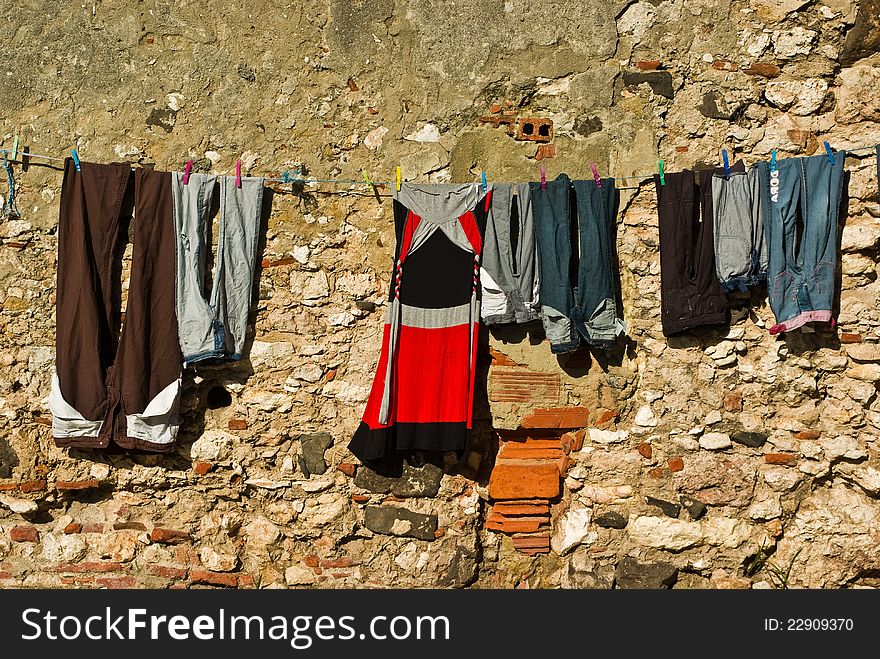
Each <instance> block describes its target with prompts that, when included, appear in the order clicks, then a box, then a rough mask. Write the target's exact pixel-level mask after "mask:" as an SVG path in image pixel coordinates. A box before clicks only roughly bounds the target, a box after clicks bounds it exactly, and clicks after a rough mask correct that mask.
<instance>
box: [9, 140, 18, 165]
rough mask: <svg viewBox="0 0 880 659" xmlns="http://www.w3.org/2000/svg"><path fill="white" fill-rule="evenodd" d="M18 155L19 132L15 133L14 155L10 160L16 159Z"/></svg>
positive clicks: (13, 141)
mask: <svg viewBox="0 0 880 659" xmlns="http://www.w3.org/2000/svg"><path fill="white" fill-rule="evenodd" d="M17 156H18V133H15V139H14V140H12V157H11V158H10V160H15V159H16V157H17Z"/></svg>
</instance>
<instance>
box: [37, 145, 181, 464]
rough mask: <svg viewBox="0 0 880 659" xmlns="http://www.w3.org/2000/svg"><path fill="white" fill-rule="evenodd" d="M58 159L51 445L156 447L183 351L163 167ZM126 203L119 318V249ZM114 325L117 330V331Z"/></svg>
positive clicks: (173, 421) (167, 425)
mask: <svg viewBox="0 0 880 659" xmlns="http://www.w3.org/2000/svg"><path fill="white" fill-rule="evenodd" d="M81 170H82V171H79V172H78V171H77V169H76V167H75V165H74V163H73V160H72V159H70V158H68V159H67V160H66V162H65V165H64V180H63V182H62V188H61V211H60V216H59V223H58V284H57V289H56V336H55V353H56V356H55V373H54V374H53V375H52V390H51V393H50V395H49V407H50V409H51V411H52V435H53V437H54V439H55V443H56V444H57V445H58V446H62V447H64V446H69V447H80V448H105V447H106V446H107V445H108V444H109V443H110V441H111V440H112V441H114V442H115V443H116V444H119V445H120V446H123V447H125V448H133V449H141V450H147V451H156V452H164V451H169V450H171V449H172V448H173V446H174V441H175V439H176V438H177V431H178V428H179V417H178V409H179V394H180V383H181V375H182V365H183V358H182V357H181V354H180V347H179V345H178V341H177V323H176V322H175V312H174V292H175V281H174V250H175V239H174V221H173V219H172V212H171V174H169V173H165V172H156V171H152V170H149V169H138V170H137V171H136V172H135V173H134V174H132V171H131V167H130V166H129V165H128V164H125V163H113V164H109V165H96V164H92V163H87V162H83V163H81ZM132 210H134V229H133V251H132V260H131V279H130V285H129V288H128V302H127V305H126V309H125V320H124V322H122V316H121V314H120V306H121V275H122V254H123V251H124V249H125V243H126V242H127V239H128V226H129V222H130V221H131V214H132ZM120 326H121V334H120Z"/></svg>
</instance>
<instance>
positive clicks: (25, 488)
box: [18, 480, 48, 492]
mask: <svg viewBox="0 0 880 659" xmlns="http://www.w3.org/2000/svg"><path fill="white" fill-rule="evenodd" d="M47 487H48V484H47V483H46V481H43V480H39V481H24V482H23V483H19V485H18V489H19V490H21V491H22V492H42V491H44V490H45V489H46V488H47Z"/></svg>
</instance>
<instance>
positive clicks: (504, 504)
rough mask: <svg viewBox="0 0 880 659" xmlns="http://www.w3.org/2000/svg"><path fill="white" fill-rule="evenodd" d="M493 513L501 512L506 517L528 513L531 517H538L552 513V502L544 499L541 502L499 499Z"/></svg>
mask: <svg viewBox="0 0 880 659" xmlns="http://www.w3.org/2000/svg"><path fill="white" fill-rule="evenodd" d="M492 512H493V513H496V512H497V513H499V514H501V515H504V516H505V517H516V516H517V515H526V516H529V517H537V516H540V515H549V514H550V502H549V501H542V502H541V503H520V502H516V503H513V502H509V501H497V502H496V503H495V504H494V505H493V506H492Z"/></svg>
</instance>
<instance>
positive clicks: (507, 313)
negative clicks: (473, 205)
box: [480, 183, 540, 325]
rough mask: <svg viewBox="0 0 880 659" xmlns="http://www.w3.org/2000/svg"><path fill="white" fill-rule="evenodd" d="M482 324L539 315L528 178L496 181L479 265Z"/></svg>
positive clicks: (525, 321) (495, 323)
mask: <svg viewBox="0 0 880 659" xmlns="http://www.w3.org/2000/svg"><path fill="white" fill-rule="evenodd" d="M480 281H481V284H482V289H483V300H482V304H481V306H480V310H481V311H480V313H481V317H482V320H483V322H484V323H486V324H487V325H501V324H504V323H527V322H529V321H532V320H536V319H537V318H538V317H539V312H538V308H539V305H540V302H539V298H538V296H539V287H540V277H539V275H538V252H537V247H536V245H535V222H534V215H533V213H532V195H531V193H530V192H529V184H528V183H495V184H494V185H493V186H492V204H491V208H490V209H489V217H488V221H487V222H486V237H485V240H484V241H483V266H482V268H481V269H480Z"/></svg>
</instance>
